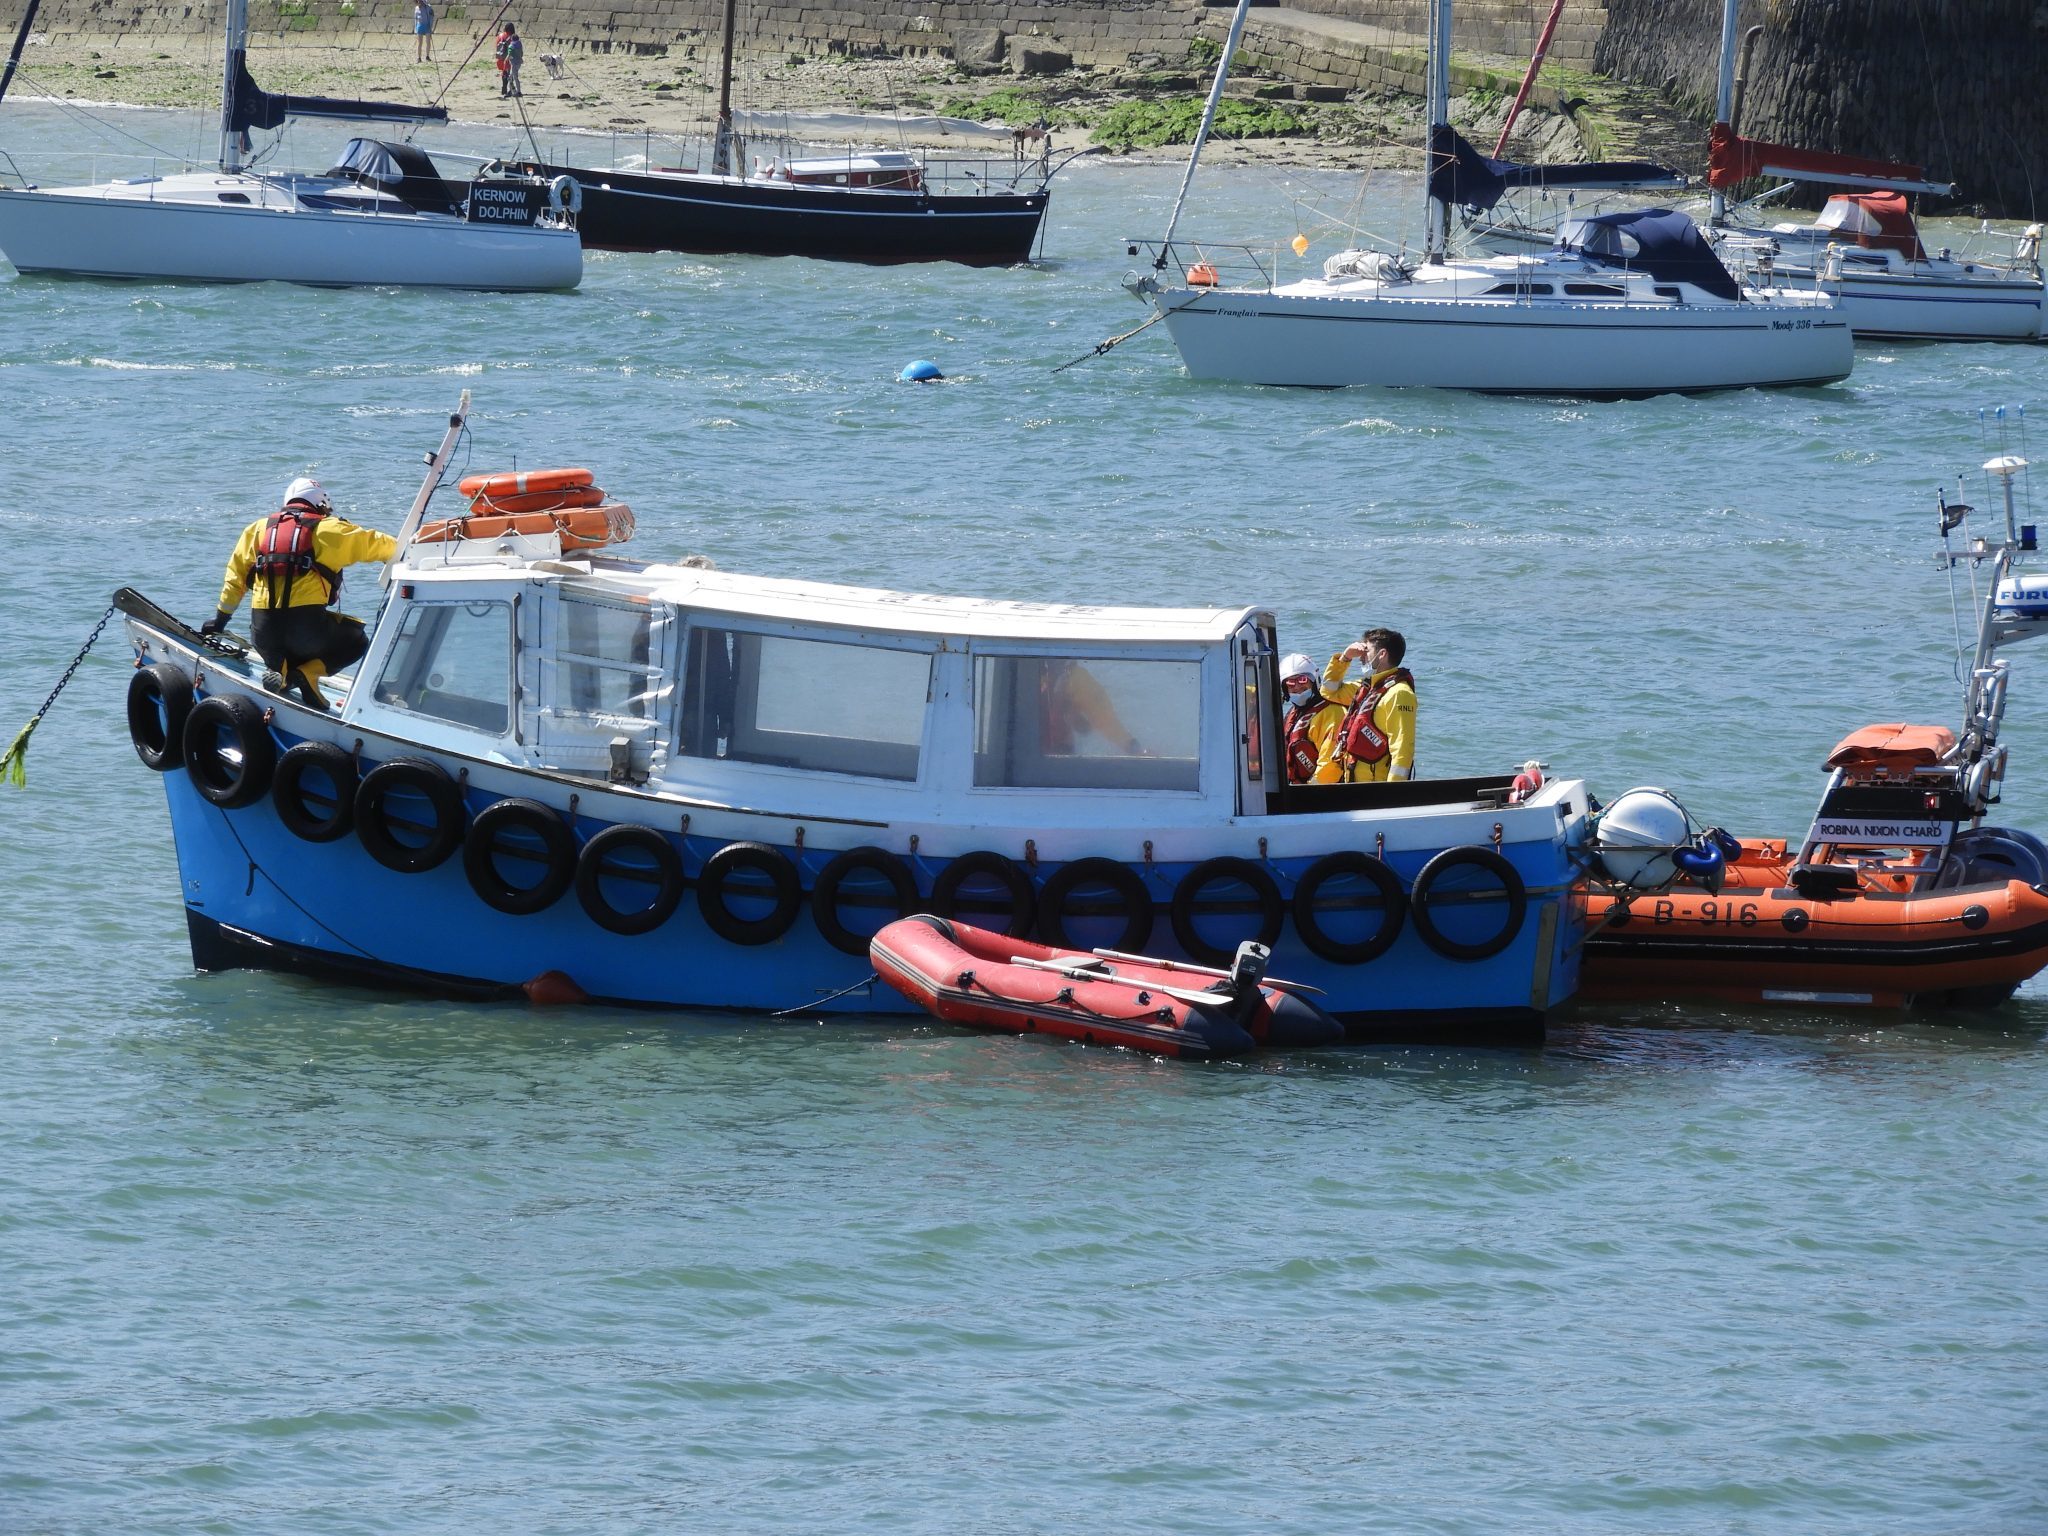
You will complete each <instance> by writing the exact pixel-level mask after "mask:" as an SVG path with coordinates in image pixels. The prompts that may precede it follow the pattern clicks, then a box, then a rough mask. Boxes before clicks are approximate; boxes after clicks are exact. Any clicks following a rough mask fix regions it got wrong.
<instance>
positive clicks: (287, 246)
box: [0, 0, 583, 291]
mask: <svg viewBox="0 0 2048 1536" xmlns="http://www.w3.org/2000/svg"><path fill="white" fill-rule="evenodd" d="M33 15H34V11H33V8H31V10H30V13H29V17H28V18H25V19H24V22H23V26H22V37H23V38H24V39H25V38H26V36H27V31H28V21H29V20H31V19H33ZM248 30H249V12H248V0H228V5H227V47H226V60H225V64H224V67H223V70H222V76H221V158H220V167H219V169H218V170H217V171H214V170H208V171H187V172H180V173H177V174H173V175H168V176H145V177H137V178H135V179H132V180H126V181H113V182H105V183H101V184H99V185H93V186H62V187H42V186H37V185H34V184H32V183H26V184H23V185H20V186H0V254H4V255H5V256H6V258H7V259H8V260H9V261H11V262H12V263H13V264H14V266H15V268H16V269H17V270H19V271H21V272H60V273H69V274H73V275H77V276H85V277H139V278H170V279H187V280H196V281H206V282H261V281H266V280H276V281H279V282H291V283H310V284H315V285H318V286H323V287H352V286H367V285H387V284H389V285H404V286H408V287H428V288H474V289H485V290H492V291H519V290H532V289H553V288H573V287H575V286H576V284H577V282H578V281H579V280H580V279H581V278H582V276H583V247H582V245H581V243H580V242H579V240H578V239H577V235H576V228H575V217H574V212H573V204H574V201H575V187H574V184H573V183H551V182H548V181H544V180H540V179H537V178H534V177H531V176H517V175H502V176H479V177H477V178H475V179H473V180H471V181H468V182H461V181H453V182H451V181H449V180H447V179H445V178H444V177H443V176H442V175H441V172H440V170H439V168H438V167H437V166H436V165H435V164H434V162H433V160H432V159H431V158H430V157H428V156H427V155H426V154H425V153H424V152H423V151H421V150H420V149H418V148H417V147H415V146H414V145H411V144H406V143H392V142H386V141H384V140H379V139H367V138H357V139H352V140H350V141H349V143H348V144H347V146H346V147H345V148H344V150H343V151H342V154H341V156H340V158H339V160H338V161H337V163H336V164H335V165H334V166H333V168H332V169H330V170H329V171H328V172H327V173H326V174H325V175H321V176H307V175H297V174H274V173H269V172H259V171H256V170H252V169H251V168H250V166H249V161H248V157H249V154H250V140H249V132H250V130H251V129H256V128H266V129H267V128H276V127H278V126H280V125H281V124H283V123H284V122H285V121H286V120H287V119H288V118H292V117H331V118H350V119H357V120H367V121H372V122H443V121H446V119H447V115H448V114H447V111H446V109H445V108H442V107H414V106H402V105H397V104H392V103H385V102H371V101H343V100H338V99H334V98H330V97H318V96H284V95H273V94H271V93H269V92H267V91H264V90H263V89H262V88H260V87H259V86H258V85H257V84H256V82H255V81H254V80H253V79H252V78H250V75H249V68H248V61H247V56H246V46H247V40H248ZM20 52H21V49H20V45H19V44H17V45H16V48H15V57H16V58H18V57H19V55H20ZM12 63H13V61H12V60H10V61H9V74H10V75H11V73H12ZM4 89H5V80H4V79H0V91H4Z"/></svg>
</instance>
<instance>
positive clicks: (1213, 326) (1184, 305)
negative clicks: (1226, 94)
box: [1125, 0, 1854, 397]
mask: <svg viewBox="0 0 2048 1536" xmlns="http://www.w3.org/2000/svg"><path fill="white" fill-rule="evenodd" d="M1247 3H1248V0H1240V3H1239V5H1238V8H1237V12H1236V15H1235V16H1234V17H1233V19H1232V22H1231V30H1230V38H1229V41H1228V42H1227V43H1226V44H1225V46H1224V49H1223V59H1222V62H1221V63H1219V65H1218V67H1217V73H1216V81H1215V84H1214V86H1213V87H1212V88H1211V90H1210V93H1209V101H1208V106H1207V109H1206V110H1205V112H1204V114H1203V118H1202V125H1201V128H1200V129H1199V130H1198V131H1197V133H1196V137H1195V144H1194V147H1193V150H1192V151H1191V153H1190V154H1189V156H1188V165H1187V171H1186V173H1185V175H1184V176H1183V179H1182V182H1181V189H1180V196H1179V197H1178V198H1177V199H1176V201H1175V203H1174V208H1173V213H1172V215H1171V217H1170V218H1169V220H1168V224H1167V230H1166V234H1165V237H1164V238H1163V239H1162V240H1161V241H1159V242H1158V243H1157V245H1156V246H1155V247H1154V251H1155V255H1154V260H1153V268H1152V271H1151V272H1150V273H1146V274H1143V275H1141V276H1138V277H1134V278H1132V279H1131V280H1130V281H1129V282H1127V283H1126V285H1125V286H1126V287H1127V288H1128V289H1129V290H1130V291H1131V292H1132V293H1133V294H1135V295H1136V296H1137V297H1139V298H1141V299H1144V300H1146V301H1148V302H1149V303H1151V304H1152V306H1153V307H1154V310H1155V314H1156V316H1157V318H1159V319H1160V320H1162V321H1164V323H1165V325H1166V329H1167V332H1168V334H1169V335H1171V336H1172V337H1173V341H1174V345H1175V346H1177V347H1178V348H1179V349H1180V354H1181V358H1182V360H1183V361H1184V362H1185V363H1186V365H1187V370H1188V372H1189V374H1190V375H1192V376H1193V377H1195V378H1200V379H1223V380H1231V381H1235V382H1240V383H1247V384H1293V385H1307V386H1312V387H1337V386H1344V385H1355V384H1381V385H1422V386H1434V387H1437V388H1444V389H1469V390H1480V391H1487V392H1497V393H1510V394H1514V393H1520V394H1566V395H1585V396H1596V397H1618V396H1637V395H1655V394H1666V393H1673V392H1694V391H1701V390H1714V389H1742V388H1750V387H1755V386H1779V385H1802V384H1827V383H1832V382H1834V381H1835V380H1838V379H1841V378H1845V377H1846V376H1847V375H1848V373H1849V370H1850V367H1851V365H1852V363H1853V361H1854V345H1853V341H1852V339H1851V337H1850V334H1849V327H1848V323H1847V321H1846V320H1845V319H1844V318H1843V317H1842V315H1841V313H1840V311H1839V310H1838V309H1837V308H1836V307H1835V305H1834V302H1833V301H1832V299H1831V298H1830V297H1829V296H1828V295H1827V294H1826V293H1824V292H1821V291H1819V289H1818V288H1811V289H1793V288H1787V287H1773V288H1761V287H1745V286H1743V285H1741V284H1740V283H1738V282H1737V281H1736V279H1735V278H1734V276H1733V275H1731V274H1730V273H1729V271H1728V270H1727V268H1726V267H1724V266H1723V265H1722V264H1721V262H1720V260H1719V259H1718V258H1717V257H1716V256H1715V255H1714V253H1713V251H1712V250H1711V249H1710V248H1709V247H1708V245H1707V243H1706V240H1705V238H1704V237H1703V236H1702V235H1701V233H1700V231H1699V229H1698V227H1697V226H1696V225H1694V224H1693V223H1692V221H1691V220H1690V219H1688V218H1686V217H1685V215H1683V214H1680V213H1674V212H1668V211H1644V210H1637V211H1632V212H1623V213H1611V214H1601V215H1597V216H1594V217H1589V218H1582V219H1576V220H1573V221H1571V222H1570V223H1568V224H1567V225H1566V226H1565V227H1564V228H1563V229H1561V230H1560V231H1559V232H1558V235H1557V238H1556V242H1555V244H1554V245H1553V246H1552V247H1551V248H1550V249H1549V250H1546V251H1543V252H1541V253H1536V254H1522V255H1512V256H1497V257H1492V258H1488V259H1478V258H1474V259H1452V258H1451V257H1450V256H1449V255H1448V254H1447V251H1446V246H1447V243H1448V234H1449V226H1450V211H1451V208H1452V207H1453V206H1454V205H1456V204H1459V203H1461V202H1469V201H1470V197H1471V194H1470V191H1469V188H1468V187H1467V185H1466V183H1467V181H1468V180H1469V178H1470V176H1471V175H1472V173H1473V170H1474V169H1475V165H1474V163H1475V162H1476V163H1478V164H1479V165H1485V164H1491V163H1492V162H1484V161H1483V160H1482V157H1479V156H1478V155H1477V154H1476V152H1472V151H1470V146H1466V145H1464V143H1463V141H1462V140H1461V139H1459V138H1458V137H1457V136H1456V134H1455V133H1454V132H1453V131H1452V130H1451V128H1450V126H1449V123H1448V121H1447V119H1448V117H1449V100H1450V36H1451V7H1450V0H1433V4H1432V8H1431V13H1430V39H1429V90H1428V110H1429V121H1430V125H1431V135H1430V137H1431V148H1430V158H1429V176H1428V179H1427V195H1426V198H1425V212H1426V216H1427V234H1426V243H1425V249H1424V253H1423V255H1422V258H1421V260H1420V261H1419V262H1411V261H1408V260H1404V259H1402V258H1401V257H1400V256H1397V255H1393V254H1390V253H1387V252H1383V251H1368V250H1349V251H1344V252H1340V253H1339V254H1338V255H1336V256H1334V257H1332V258H1330V259H1329V260H1328V261H1326V262H1325V263H1324V265H1323V271H1322V275H1321V276H1319V277H1310V278H1304V279H1301V280H1298V281H1295V282H1289V283H1277V282H1275V281H1273V280H1272V278H1271V277H1270V276H1269V275H1268V274H1267V272H1266V270H1265V267H1264V265H1263V263H1262V262H1261V261H1260V259H1259V258H1258V256H1257V255H1256V254H1254V253H1251V252H1249V251H1246V252H1244V256H1245V257H1247V258H1249V264H1250V267H1251V275H1250V276H1249V277H1247V278H1245V279H1242V280H1239V279H1238V278H1237V277H1236V275H1235V270H1234V269H1230V268H1227V267H1226V265H1225V264H1224V263H1225V259H1226V258H1225V257H1224V256H1223V252H1224V251H1225V250H1227V249H1230V248H1226V247H1219V246H1209V245H1204V246H1202V247H1199V248H1197V249H1196V250H1195V251H1194V252H1193V253H1192V259H1190V256H1189V254H1188V253H1185V252H1183V251H1182V250H1180V249H1179V248H1177V247H1176V246H1175V245H1174V242H1173V236H1174V230H1175V228H1176V227H1177V225H1178V222H1179V218H1180V212H1181V208H1182V206H1183V205H1184V203H1185V201H1186V198H1187V191H1188V186H1189V184H1190V183H1191V181H1192V179H1193V176H1194V171H1195V166H1196V163H1197V161H1198V159H1199V157H1200V154H1201V149H1202V144H1203V142H1204V141H1205V140H1206V138H1207V136H1208V128H1209V125H1210V123H1211V122H1212V120H1213V118H1214V115H1215V109H1216V105H1217V102H1218V100H1219V99H1220V98H1221V95H1222V91H1223V83H1224V77H1225V73H1226V71H1227V69H1228V66H1229V60H1230V58H1231V55H1232V54H1233V53H1234V52H1235V50H1236V47H1237V40H1238V37H1239V36H1240V34H1241V32H1242V29H1243V23H1244V14H1245V8H1246V4H1247ZM1305 248H1306V242H1305V241H1302V242H1299V243H1298V246H1297V249H1298V250H1299V249H1305ZM1133 249H1134V251H1135V249H1136V247H1135V246H1134V248H1133ZM1173 268H1177V269H1178V273H1179V275H1178V277H1177V278H1176V277H1175V276H1173V275H1172V274H1171V272H1170V270H1169V269H1173Z"/></svg>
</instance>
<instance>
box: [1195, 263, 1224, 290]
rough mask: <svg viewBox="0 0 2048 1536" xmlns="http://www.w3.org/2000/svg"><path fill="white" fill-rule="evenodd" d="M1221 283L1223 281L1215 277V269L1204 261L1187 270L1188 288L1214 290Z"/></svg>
mask: <svg viewBox="0 0 2048 1536" xmlns="http://www.w3.org/2000/svg"><path fill="white" fill-rule="evenodd" d="M1222 281H1223V279H1222V278H1220V277H1218V276H1217V275H1216V269H1215V268H1214V267H1212V266H1210V265H1209V263H1208V262H1206V261H1198V262H1196V263H1195V264H1194V265H1193V266H1192V267H1189V268H1188V286H1189V287H1190V288H1215V287H1217V286H1219V285H1220V284H1221V283H1222Z"/></svg>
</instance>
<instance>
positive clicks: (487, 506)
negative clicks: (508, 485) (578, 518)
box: [469, 485, 604, 514]
mask: <svg viewBox="0 0 2048 1536" xmlns="http://www.w3.org/2000/svg"><path fill="white" fill-rule="evenodd" d="M603 505H604V491H603V489H602V488H601V487H599V486H595V485H579V486H574V487H572V488H571V489H569V490H566V491H524V492H520V491H515V492H512V493H511V494H509V495H505V496H493V495H491V494H490V493H489V492H486V491H479V492H478V493H477V494H476V495H475V496H473V497H471V498H470V503H469V510H470V511H471V512H502V513H507V514H512V513H519V512H555V511H559V510H561V509H563V508H565V507H601V506H603Z"/></svg>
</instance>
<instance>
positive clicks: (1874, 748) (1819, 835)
mask: <svg viewBox="0 0 2048 1536" xmlns="http://www.w3.org/2000/svg"><path fill="white" fill-rule="evenodd" d="M1955 745H1956V738H1955V736H1954V734H1953V733H1952V732H1950V731H1948V730H1947V729H1946V728H1944V727H1940V726H1902V725H1879V726H1869V727H1866V728H1865V729H1863V730H1861V731H1858V732H1855V733H1854V734H1852V735H1851V736H1849V737H1847V738H1845V739H1844V740H1843V741H1842V743H1841V744H1840V745H1839V746H1837V747H1836V748H1835V751H1834V752H1833V753H1832V754H1831V755H1830V756H1829V758H1828V761H1827V767H1828V768H1829V769H1830V770H1832V774H1833V776H1832V777H1831V778H1830V780H1829V783H1828V789H1827V792H1826V793H1825V795H1824V796H1823V797H1822V800H1821V807H1820V812H1819V814H1818V815H1817V816H1816V817H1815V818H1814V823H1813V828H1812V830H1811V831H1810V832H1809V833H1808V834H1807V837H1806V840H1805V842H1804V844H1801V845H1795V844H1793V843H1791V842H1789V841H1787V840H1784V839H1773V838H1743V839H1740V840H1739V844H1737V840H1734V839H1728V840H1727V841H1728V842H1729V843H1730V844H1737V845H1736V846H1734V847H1731V848H1730V849H1729V851H1728V852H1729V856H1727V857H1726V858H1725V859H1720V858H1717V859H1715V860H1714V861H1712V862H1713V867H1710V868H1707V869H1704V870H1702V869H1698V868H1697V867H1696V866H1697V863H1698V861H1697V860H1690V861H1689V860H1688V859H1686V858H1685V857H1684V851H1683V850H1681V856H1680V857H1679V858H1678V859H1677V860H1676V861H1675V862H1674V868H1675V869H1676V870H1677V871H1678V873H1677V878H1676V881H1675V883H1673V884H1671V885H1669V886H1668V887H1667V888H1665V889H1662V890H1657V891H1647V892H1643V893H1641V894H1635V893H1631V892H1628V891H1626V890H1624V891H1619V892H1616V891H1613V890H1604V891H1603V890H1599V889H1589V891H1588V893H1587V906H1588V916H1589V918H1590V919H1591V924H1590V932H1591V937H1590V938H1588V940H1587V941H1586V948H1585V962H1584V966H1583V969H1582V972H1581V996H1584V997H1587V998H1591V999H1595V1000H1597V999H1602V998H1608V999H1621V998H1636V999H1641V998H1673V997H1702V998H1712V999H1716V1000H1720V1001H1725V1002H1736V1003H1798V1004H1807V1005H1819V1006H1851V1007H1855V1006H1860V1007H1875V1008H1896V1007H1904V1006H1906V1005H1908V1004H1910V1003H1914V1002H1927V1003H1956V1004H1963V1005H1970V1006H1985V1005H1990V1004H1995V1003H1999V1002H2003V1001H2004V1000H2005V999H2006V998H2008V997H2010V996H2011V995H2012V992H2013V989H2014V988H2015V987H2017V986H2018V985H2019V984H2020V983H2021V982H2023V981H2025V980H2027V979H2028V978H2029V977H2031V976H2034V975H2035V974H2037V973H2038V972H2039V971H2041V970H2042V969H2043V967H2048V845H2044V844H2043V843H2042V841H2041V840H2040V839H2039V838H2037V837H2034V836H2033V835H2032V834H2030V833H2027V832H2022V831H2018V830H2015V829H2011V828H2004V827H1988V826H1984V825H1982V824H1981V823H1980V822H1978V820H1977V817H1978V815H1979V814H1980V813H1981V810H1982V808H1983V806H1984V804H1985V803H1986V802H1987V800H1989V799H1990V798H1994V796H1993V794H1992V791H1993V790H1995V787H1996V780H1995V778H1992V777H1990V776H1989V775H1973V774H1972V773H1971V772H1970V767H1971V766H1973V765H1965V764H1962V763H1960V762H1959V761H1958V759H1957V757H1956V754H1955ZM1996 766H1997V767H1998V768H2001V769H2002V767H2003V759H2002V758H2000V759H1998V760H1997V762H1996ZM1689 864H1691V865H1693V866H1695V867H1694V868H1693V869H1692V871H1691V872H1688V865H1689Z"/></svg>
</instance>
